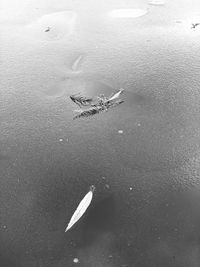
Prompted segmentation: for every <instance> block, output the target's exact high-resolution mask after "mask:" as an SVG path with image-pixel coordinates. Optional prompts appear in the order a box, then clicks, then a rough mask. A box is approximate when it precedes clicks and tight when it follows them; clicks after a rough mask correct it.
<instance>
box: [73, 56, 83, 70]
mask: <svg viewBox="0 0 200 267" xmlns="http://www.w3.org/2000/svg"><path fill="white" fill-rule="evenodd" d="M82 60H83V55H80V56H79V57H77V58H76V60H75V61H74V62H73V64H72V67H71V68H72V70H73V71H78V70H79V67H80V65H81V62H82Z"/></svg>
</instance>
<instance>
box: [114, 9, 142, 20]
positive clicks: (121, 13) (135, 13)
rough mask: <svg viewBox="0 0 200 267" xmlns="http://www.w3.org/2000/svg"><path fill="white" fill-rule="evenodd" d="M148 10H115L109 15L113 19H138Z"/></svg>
mask: <svg viewBox="0 0 200 267" xmlns="http://www.w3.org/2000/svg"><path fill="white" fill-rule="evenodd" d="M146 13H147V10H146V9H139V8H130V9H114V10H112V11H111V12H110V13H109V16H110V17H112V18H137V17H141V16H143V15H145V14H146Z"/></svg>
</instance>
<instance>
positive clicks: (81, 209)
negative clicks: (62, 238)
mask: <svg viewBox="0 0 200 267" xmlns="http://www.w3.org/2000/svg"><path fill="white" fill-rule="evenodd" d="M94 190H95V186H94V185H91V186H90V191H89V192H88V193H87V194H86V195H85V196H84V198H83V199H82V200H81V202H80V203H79V205H78V207H77V209H76V210H75V212H74V214H73V215H72V217H71V220H70V221H69V223H68V226H67V228H66V229H65V232H67V231H68V230H69V229H70V228H71V227H72V226H73V225H74V224H75V223H76V222H77V221H78V220H79V219H80V218H81V217H82V216H83V214H84V213H85V212H86V210H87V208H88V207H89V205H90V203H91V201H92V198H93V192H94Z"/></svg>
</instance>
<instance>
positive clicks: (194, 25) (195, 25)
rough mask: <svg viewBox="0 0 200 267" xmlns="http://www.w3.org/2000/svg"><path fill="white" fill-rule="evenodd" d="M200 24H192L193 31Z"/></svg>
mask: <svg viewBox="0 0 200 267" xmlns="http://www.w3.org/2000/svg"><path fill="white" fill-rule="evenodd" d="M199 24H200V23H192V27H191V29H195V28H196V27H197V26H198V25H199Z"/></svg>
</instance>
